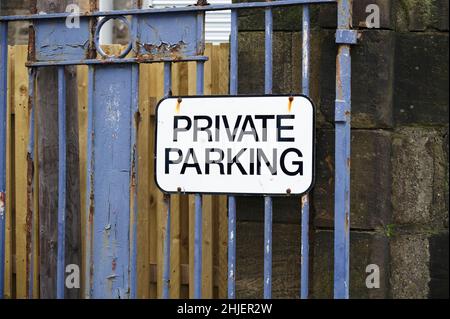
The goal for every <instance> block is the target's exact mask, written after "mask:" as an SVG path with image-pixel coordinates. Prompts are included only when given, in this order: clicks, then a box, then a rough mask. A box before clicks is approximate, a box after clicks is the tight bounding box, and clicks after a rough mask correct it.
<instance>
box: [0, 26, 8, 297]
mask: <svg viewBox="0 0 450 319" xmlns="http://www.w3.org/2000/svg"><path fill="white" fill-rule="evenodd" d="M0 38H1V39H0V299H3V297H4V283H5V232H6V223H5V212H6V205H7V203H6V191H7V189H6V123H7V121H6V119H7V114H6V103H7V102H6V101H7V98H6V96H7V93H6V92H7V85H8V80H7V73H8V24H7V23H6V22H0Z"/></svg>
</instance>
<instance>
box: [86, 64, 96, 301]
mask: <svg viewBox="0 0 450 319" xmlns="http://www.w3.org/2000/svg"><path fill="white" fill-rule="evenodd" d="M94 72H95V69H94V67H93V66H89V67H88V110H87V135H86V137H87V138H86V139H87V152H86V164H87V165H86V206H85V214H86V217H85V218H86V229H85V234H86V235H85V238H86V244H85V245H86V253H85V264H84V297H85V298H90V297H91V295H92V280H91V275H92V273H93V271H92V249H93V246H92V237H93V205H94V197H93V183H94V163H93V151H94V148H93V147H94V146H93V143H94V114H95V112H94V111H95V109H94Z"/></svg>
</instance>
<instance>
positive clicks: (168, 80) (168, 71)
mask: <svg viewBox="0 0 450 319" xmlns="http://www.w3.org/2000/svg"><path fill="white" fill-rule="evenodd" d="M171 88H172V64H171V63H170V62H165V63H164V95H165V96H169V95H171ZM164 206H165V207H166V211H167V219H166V233H165V237H164V258H163V260H164V269H163V295H162V297H163V299H169V288H170V286H169V283H170V195H164Z"/></svg>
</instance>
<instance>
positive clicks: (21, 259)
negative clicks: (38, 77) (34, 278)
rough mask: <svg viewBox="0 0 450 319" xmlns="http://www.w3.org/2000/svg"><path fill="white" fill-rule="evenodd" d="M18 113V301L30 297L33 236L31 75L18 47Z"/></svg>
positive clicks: (16, 225) (15, 134) (16, 75)
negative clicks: (31, 241)
mask: <svg viewBox="0 0 450 319" xmlns="http://www.w3.org/2000/svg"><path fill="white" fill-rule="evenodd" d="M14 56H15V57H14V59H15V61H14V63H15V69H14V88H15V90H14V105H15V106H14V109H15V132H14V136H15V154H14V155H15V156H14V162H15V193H16V198H15V200H16V214H15V227H16V229H15V234H16V249H15V252H16V298H27V297H28V285H29V282H28V279H29V277H28V271H29V257H30V254H31V250H30V240H29V239H30V236H31V232H30V231H31V228H30V227H31V220H28V218H29V216H28V213H29V209H28V208H29V206H28V205H29V202H28V194H27V189H28V176H27V172H28V161H27V155H28V150H27V147H28V128H29V108H28V73H27V69H26V68H25V62H26V60H27V50H26V47H25V46H15V47H14Z"/></svg>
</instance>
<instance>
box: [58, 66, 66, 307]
mask: <svg viewBox="0 0 450 319" xmlns="http://www.w3.org/2000/svg"><path fill="white" fill-rule="evenodd" d="M66 157H67V156H66V78H65V74H64V67H58V251H57V254H58V255H57V264H56V297H57V298H58V299H64V287H65V280H64V279H65V278H64V277H65V276H64V274H65V268H66V265H65V242H66Z"/></svg>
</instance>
